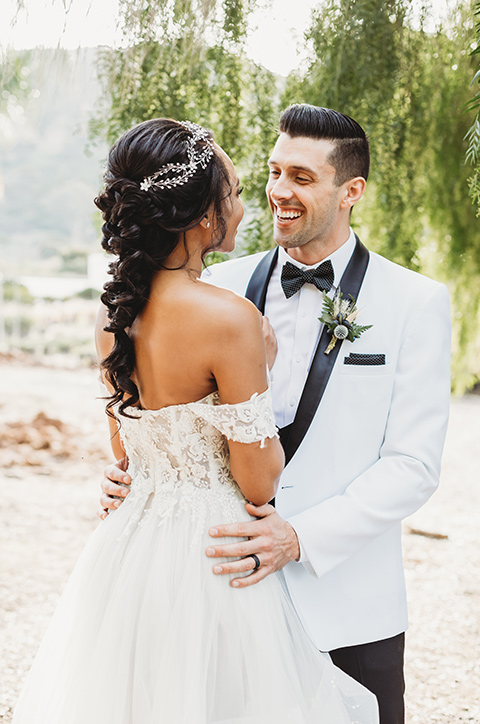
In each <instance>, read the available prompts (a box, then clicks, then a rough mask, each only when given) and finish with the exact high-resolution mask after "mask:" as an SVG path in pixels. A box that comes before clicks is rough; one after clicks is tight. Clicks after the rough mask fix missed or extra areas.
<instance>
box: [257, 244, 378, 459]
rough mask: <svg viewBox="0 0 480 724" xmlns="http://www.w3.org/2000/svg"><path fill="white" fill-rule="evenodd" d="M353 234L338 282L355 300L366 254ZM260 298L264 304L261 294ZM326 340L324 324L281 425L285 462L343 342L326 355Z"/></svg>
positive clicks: (310, 415) (309, 417)
mask: <svg viewBox="0 0 480 724" xmlns="http://www.w3.org/2000/svg"><path fill="white" fill-rule="evenodd" d="M355 238H356V240H357V243H356V245H355V249H354V251H353V254H352V256H351V259H350V261H349V263H348V266H347V268H346V269H345V272H344V274H343V276H342V278H341V280H340V284H339V286H340V287H341V289H342V294H343V296H344V297H347V296H348V295H349V294H351V295H352V297H353V298H354V299H355V300H356V299H357V297H358V293H359V291H360V287H361V286H362V282H363V279H364V276H365V272H366V271H367V266H368V261H369V256H370V255H369V252H368V249H367V248H366V247H365V246H364V245H363V244H362V242H361V241H360V239H359V238H358V236H355ZM262 261H263V260H262ZM259 266H260V265H259ZM257 269H258V267H257ZM270 274H271V272H270ZM265 293H266V292H265ZM263 301H264V304H265V298H264V300H263ZM329 341H330V335H329V332H328V330H327V328H326V327H324V329H323V332H322V334H321V336H320V340H319V342H318V345H317V349H316V351H315V356H314V358H313V361H312V365H311V367H310V371H309V373H308V377H307V380H306V382H305V387H304V388H303V392H302V396H301V398H300V402H299V404H298V409H297V413H296V415H295V419H294V421H293V422H292V424H291V425H290V426H289V428H285V429H286V430H287V429H288V439H287V440H286V444H285V464H287V463H289V462H290V460H291V459H292V457H293V456H294V455H295V453H296V451H297V450H298V447H299V445H300V443H301V442H302V440H303V438H304V437H305V435H306V433H307V430H308V428H309V427H310V423H311V422H312V420H313V418H314V415H315V413H316V411H317V408H318V405H319V403H320V400H321V399H322V396H323V393H324V392H325V388H326V386H327V383H328V380H329V378H330V374H331V372H332V369H333V365H334V364H335V360H336V359H337V356H338V353H339V352H340V349H341V348H342V345H343V342H342V343H340V342H337V344H336V345H335V347H334V348H333V350H332V351H331V352H330V354H328V355H326V354H325V353H324V352H325V349H326V347H327V345H328V342H329Z"/></svg>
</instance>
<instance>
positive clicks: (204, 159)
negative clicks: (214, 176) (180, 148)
mask: <svg viewBox="0 0 480 724" xmlns="http://www.w3.org/2000/svg"><path fill="white" fill-rule="evenodd" d="M179 123H180V125H181V126H183V127H184V128H186V129H187V130H189V131H190V133H191V134H192V135H191V136H190V138H189V139H188V140H187V147H186V152H187V158H188V163H167V164H166V165H165V166H162V167H161V168H160V169H158V171H155V173H154V174H152V175H151V176H147V177H146V178H144V179H143V181H142V182H141V184H140V188H141V189H142V191H148V190H149V189H150V188H151V187H152V186H155V188H157V189H171V188H174V187H175V186H183V184H185V183H187V181H188V180H189V179H190V178H191V177H192V176H193V174H194V173H195V171H196V170H197V168H198V166H200V167H201V168H203V169H204V168H206V167H207V164H208V162H209V161H210V159H211V158H212V156H213V140H212V139H211V138H210V134H209V132H208V131H207V130H206V129H205V128H202V126H199V125H198V124H197V123H191V121H179ZM198 141H204V142H205V144H204V145H203V146H202V147H201V148H200V149H197V148H196V144H197V143H198ZM166 174H172V176H171V177H170V178H162V177H163V176H165V175H166Z"/></svg>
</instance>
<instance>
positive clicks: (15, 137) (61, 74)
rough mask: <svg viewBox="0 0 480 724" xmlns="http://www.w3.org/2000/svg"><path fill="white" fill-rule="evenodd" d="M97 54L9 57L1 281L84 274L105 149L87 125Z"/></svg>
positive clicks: (2, 134)
mask: <svg viewBox="0 0 480 724" xmlns="http://www.w3.org/2000/svg"><path fill="white" fill-rule="evenodd" d="M97 52H98V50H96V49H82V50H79V51H63V50H48V49H38V50H35V51H30V52H18V53H16V54H15V63H16V66H17V71H16V75H15V77H10V78H7V79H6V81H5V80H4V83H3V92H2V93H1V105H0V255H1V267H0V268H1V271H3V273H4V275H5V276H7V277H9V276H16V275H18V274H20V273H21V274H28V273H30V274H31V273H34V274H38V273H40V274H42V273H44V274H57V273H66V274H71V273H75V274H84V273H85V272H86V265H87V255H88V254H89V253H91V252H92V251H97V250H99V223H100V222H99V215H98V214H97V212H96V210H95V207H94V204H93V198H94V197H95V195H96V194H97V193H98V190H99V188H100V186H101V183H102V179H101V177H102V166H103V161H104V159H105V156H106V152H107V145H106V143H103V144H102V143H99V144H97V145H93V144H92V143H90V142H89V138H88V124H89V121H90V119H91V117H92V115H93V114H94V112H95V109H96V105H97V103H98V100H99V95H100V84H99V81H98V79H97V75H96V69H95V58H96V54H97Z"/></svg>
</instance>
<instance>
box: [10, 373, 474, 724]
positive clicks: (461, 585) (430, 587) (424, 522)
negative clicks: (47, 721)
mask: <svg viewBox="0 0 480 724" xmlns="http://www.w3.org/2000/svg"><path fill="white" fill-rule="evenodd" d="M0 380H1V390H2V392H1V395H0V491H1V498H2V505H1V507H0V551H1V555H0V722H1V723H2V724H7V723H9V722H10V721H11V714H12V707H13V705H14V702H15V701H16V698H17V696H18V692H19V689H20V686H21V682H22V680H23V677H24V675H25V673H26V671H27V670H28V668H29V665H30V663H31V660H32V657H33V655H34V653H35V650H36V648H37V646H38V644H39V641H40V640H41V638H42V635H43V632H44V630H45V627H46V625H47V622H48V620H49V618H50V616H51V613H52V611H53V609H54V607H55V604H56V602H57V600H58V597H59V593H60V591H61V590H62V588H63V586H64V584H65V581H66V579H67V577H68V575H69V572H70V571H71V569H72V567H73V565H74V562H75V560H76V558H77V557H78V554H79V552H80V551H81V549H82V548H83V545H84V543H85V541H86V539H87V538H88V536H89V534H90V533H91V531H92V530H93V529H94V528H95V526H96V525H97V519H96V517H95V511H96V508H97V497H98V483H99V478H100V475H101V471H102V469H103V464H104V461H106V460H107V459H109V452H108V443H107V440H106V427H105V423H104V419H103V410H102V403H101V402H99V401H96V400H95V399H94V398H95V396H96V395H97V394H98V385H97V382H96V373H94V372H92V371H89V370H81V371H75V372H73V371H67V370H52V369H49V368H42V367H28V366H22V365H18V364H13V363H12V364H0ZM38 413H43V415H41V416H40V417H39V418H37V421H36V423H35V425H32V424H30V422H31V421H32V420H34V419H35V418H36V416H37V415H38ZM15 422H20V423H22V422H24V423H25V422H26V423H28V424H27V425H23V426H22V425H19V426H17V427H12V424H11V423H15ZM7 423H8V427H7ZM32 429H34V432H33V433H32ZM12 430H13V431H14V437H13V438H12V437H10V439H9V440H8V441H7V442H8V444H7V445H5V441H6V435H7V434H8V435H12ZM2 436H3V446H2ZM19 440H20V442H19ZM22 440H23V442H21V441H22ZM479 471H480V396H469V397H465V398H463V399H460V400H454V401H453V403H452V415H451V424H450V429H449V434H448V440H447V448H446V452H445V457H444V469H443V475H442V484H441V487H440V490H439V492H438V493H437V494H436V495H435V496H434V497H433V498H432V500H431V501H430V502H429V503H428V504H427V505H426V506H425V507H424V508H423V509H422V510H421V511H419V512H418V513H417V514H416V515H415V516H413V517H412V518H410V519H409V520H408V521H406V524H405V535H404V547H405V566H406V576H407V586H408V592H409V602H410V629H409V632H408V634H407V704H408V709H407V714H408V715H407V722H408V724H413V723H417V722H419V723H420V724H438V723H439V724H454V723H457V722H474V723H475V724H480V545H479V544H480V473H479ZM411 528H413V529H416V530H420V531H423V532H426V533H433V534H437V535H441V536H448V537H446V538H442V537H434V538H432V537H426V536H424V535H419V534H412V533H411V532H410V529H411ZM66 724H67V723H66ZM172 724H173V723H172Z"/></svg>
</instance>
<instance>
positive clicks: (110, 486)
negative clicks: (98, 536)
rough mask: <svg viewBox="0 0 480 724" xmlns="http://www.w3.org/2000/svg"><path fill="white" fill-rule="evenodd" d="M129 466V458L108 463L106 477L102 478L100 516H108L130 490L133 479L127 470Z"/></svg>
mask: <svg viewBox="0 0 480 724" xmlns="http://www.w3.org/2000/svg"><path fill="white" fill-rule="evenodd" d="M127 466H128V458H126V457H125V458H122V459H121V460H117V461H116V462H115V463H112V464H111V465H107V467H106V468H105V470H104V471H103V475H104V478H103V480H102V495H101V497H100V505H101V508H100V510H99V511H98V512H97V515H98V517H99V518H102V519H103V518H106V517H107V515H108V512H109V510H115V509H116V508H118V507H119V506H120V505H121V504H122V502H123V499H124V498H125V497H126V496H127V495H128V494H129V492H130V487H129V486H130V483H131V482H132V479H131V477H130V475H129V474H128V473H126V472H125V470H126V469H127Z"/></svg>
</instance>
